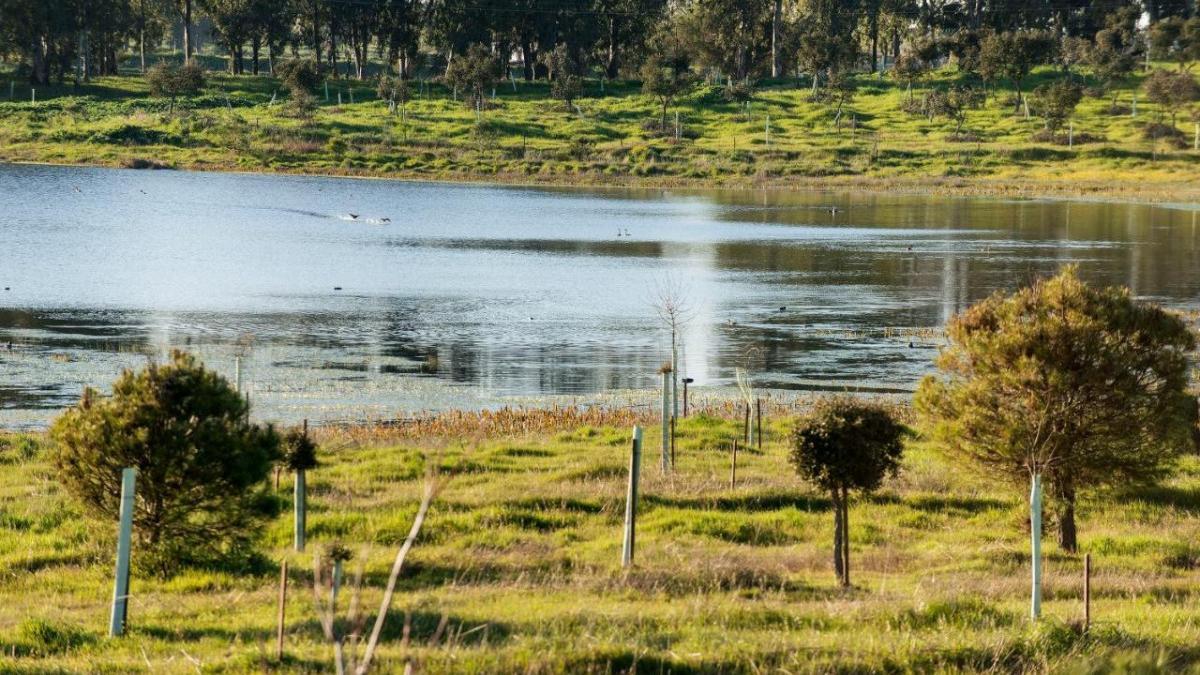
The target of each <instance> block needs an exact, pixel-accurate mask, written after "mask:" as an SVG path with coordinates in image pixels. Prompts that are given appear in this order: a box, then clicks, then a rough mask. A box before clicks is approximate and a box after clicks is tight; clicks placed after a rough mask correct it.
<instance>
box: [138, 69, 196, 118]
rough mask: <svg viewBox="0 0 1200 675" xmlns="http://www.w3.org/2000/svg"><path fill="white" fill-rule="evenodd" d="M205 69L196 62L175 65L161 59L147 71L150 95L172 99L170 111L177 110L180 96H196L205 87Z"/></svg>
mask: <svg viewBox="0 0 1200 675" xmlns="http://www.w3.org/2000/svg"><path fill="white" fill-rule="evenodd" d="M204 79H205V78H204V69H203V68H201V67H200V66H198V65H196V64H194V63H185V64H184V65H182V66H174V65H171V64H169V63H166V62H165V61H160V62H159V63H157V64H156V65H155V66H154V67H153V68H151V69H150V70H149V71H148V72H147V73H146V83H147V84H148V85H150V95H151V96H156V97H158V98H167V99H170V101H171V104H170V107H169V108H168V112H174V111H175V100H176V99H177V98H179V97H180V96H195V95H196V94H199V93H200V91H201V90H202V89H204Z"/></svg>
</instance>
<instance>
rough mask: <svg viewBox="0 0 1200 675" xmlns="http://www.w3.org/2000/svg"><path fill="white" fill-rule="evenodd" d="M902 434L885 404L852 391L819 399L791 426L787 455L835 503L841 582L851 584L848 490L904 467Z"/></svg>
mask: <svg viewBox="0 0 1200 675" xmlns="http://www.w3.org/2000/svg"><path fill="white" fill-rule="evenodd" d="M903 434H904V427H903V425H901V424H900V422H898V421H897V420H896V419H895V417H894V416H893V415H892V413H891V411H890V410H888V409H887V408H886V407H884V406H882V405H880V404H878V403H874V402H870V401H863V400H859V399H856V398H852V397H849V396H836V397H829V398H824V399H821V400H819V401H818V402H817V403H816V404H815V405H814V406H813V408H812V410H811V411H810V412H809V413H808V414H807V415H805V416H804V417H802V418H801V419H800V420H799V421H798V422H797V424H796V428H795V430H794V431H793V432H792V450H791V455H790V456H789V458H788V459H789V461H790V462H791V464H792V466H793V467H794V468H795V470H796V473H797V474H799V475H800V477H801V478H804V479H805V480H808V481H811V482H812V483H813V484H815V485H816V486H817V487H819V488H820V489H821V490H823V491H825V492H826V493H828V494H829V496H830V499H831V501H832V503H833V507H834V569H835V571H836V572H837V576H838V581H839V582H840V583H841V584H842V585H843V586H849V585H850V536H849V526H848V522H847V513H848V505H849V497H850V491H851V490H858V491H861V492H870V491H873V490H875V489H877V488H878V487H879V485H880V484H881V483H882V482H883V479H884V478H886V477H888V476H893V475H895V474H896V473H897V472H898V471H899V470H900V457H901V455H902V453H903V452H904V446H903V444H902V443H901V440H902V438H903Z"/></svg>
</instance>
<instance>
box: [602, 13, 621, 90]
mask: <svg viewBox="0 0 1200 675" xmlns="http://www.w3.org/2000/svg"><path fill="white" fill-rule="evenodd" d="M619 34H620V30H619V29H618V27H617V18H616V17H615V16H610V17H609V18H608V57H607V58H606V59H605V62H604V75H605V76H606V77H608V79H610V80H615V79H616V78H617V75H619V74H620V73H621V64H620V56H619V52H620V48H619V47H618V46H617V40H618V36H619Z"/></svg>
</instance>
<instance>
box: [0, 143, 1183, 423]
mask: <svg viewBox="0 0 1200 675" xmlns="http://www.w3.org/2000/svg"><path fill="white" fill-rule="evenodd" d="M351 214H355V215H356V216H357V218H355V217H353V216H351ZM1066 263H1078V264H1079V265H1080V267H1081V269H1082V273H1083V275H1084V276H1085V277H1086V278H1087V279H1089V280H1091V281H1094V282H1098V283H1111V284H1126V285H1128V286H1130V287H1131V288H1133V290H1134V291H1135V292H1136V293H1137V294H1138V295H1139V296H1142V297H1145V298H1151V299H1154V300H1157V301H1160V302H1162V303H1163V304H1165V305H1168V306H1171V307H1179V308H1197V307H1200V222H1198V215H1197V211H1196V210H1195V209H1194V208H1192V207H1188V206H1165V205H1160V206H1154V205H1129V204H1108V203H1079V202H1076V203H1070V202H1050V201H997V200H984V199H951V198H940V197H923V196H903V195H881V194H865V193H816V192H754V191H716V192H684V191H674V190H564V189H544V188H521V187H511V188H510V187H492V186H474V185H445V184H428V183H402V182H388V181H370V180H346V179H334V178H303V177H288V176H254V175H223V174H202V173H186V172H174V171H163V172H138V171H123V170H110V169H80V168H51V167H36V166H3V165H0V289H4V290H0V426H10V427H27V426H34V427H36V426H39V425H43V424H45V422H46V421H47V420H48V419H50V417H52V416H53V414H54V412H55V410H57V409H58V408H60V407H62V406H64V405H68V404H70V403H72V402H73V401H74V400H75V399H76V398H77V397H78V395H79V393H80V391H81V389H82V387H84V386H85V385H93V386H98V387H101V388H104V387H106V386H107V385H108V383H109V382H111V381H112V379H113V378H114V377H115V376H116V375H117V373H118V372H120V370H121V369H122V368H124V367H129V366H138V365H141V364H144V363H145V362H146V361H147V359H148V358H161V357H162V356H163V355H164V354H165V353H167V352H168V351H169V350H170V349H171V348H174V347H182V348H186V349H189V350H192V351H193V352H195V353H197V354H198V355H200V356H201V357H202V358H203V359H204V360H205V362H206V363H208V364H209V365H210V366H212V367H214V368H217V369H219V370H221V371H222V372H225V373H227V374H229V376H230V377H231V378H232V377H233V376H234V371H235V367H234V363H235V359H236V358H238V357H240V358H241V362H242V364H243V366H242V371H243V372H242V383H243V386H244V388H245V389H246V390H248V391H249V392H251V395H252V397H253V400H254V402H255V414H256V416H258V417H261V418H263V419H277V420H282V421H294V420H297V419H299V418H302V417H308V418H313V419H318V420H319V419H326V420H328V419H353V418H364V417H366V418H378V417H389V416H393V415H395V414H397V413H398V411H401V410H408V411H412V410H423V409H439V408H447V407H462V406H465V407H481V406H495V405H503V404H506V403H537V402H539V401H542V402H544V401H547V400H550V398H548V397H562V396H566V397H574V398H577V399H578V400H580V401H591V400H595V399H596V398H598V397H600V396H602V395H603V394H604V393H605V392H610V396H611V392H615V391H623V390H633V389H642V388H646V387H650V386H653V384H654V383H655V382H656V381H657V377H658V376H657V375H656V374H655V371H656V369H657V367H658V365H659V364H660V363H661V362H662V361H663V360H664V358H665V357H666V355H667V347H666V345H667V344H668V338H667V333H666V331H665V330H664V329H663V327H662V324H661V323H660V322H659V320H658V319H657V317H656V314H655V311H654V309H653V306H652V304H653V299H654V297H655V295H656V288H659V287H661V286H663V285H664V284H676V285H678V286H680V287H682V288H683V289H684V294H685V297H686V301H687V305H688V307H689V309H690V320H689V321H688V322H687V324H686V325H685V327H684V331H683V346H684V348H683V356H684V363H683V371H684V374H685V375H687V376H690V377H693V378H695V379H696V382H697V386H703V387H707V388H715V387H722V386H730V385H732V384H733V382H734V373H735V369H736V368H738V367H743V368H746V369H747V370H748V372H750V373H751V374H752V377H753V381H754V383H755V385H756V386H758V387H762V388H772V389H792V390H795V389H842V388H846V387H854V388H864V389H869V390H877V391H895V392H903V391H907V390H910V389H911V388H912V387H913V386H914V385H915V383H916V381H917V380H918V379H919V378H920V376H921V375H922V374H923V373H924V372H926V371H928V369H929V368H930V360H931V358H932V357H933V356H934V354H935V353H936V350H937V346H938V344H939V341H940V340H939V338H938V337H937V336H936V331H930V330H927V329H930V328H936V327H937V326H940V325H942V324H943V323H944V322H945V321H946V319H947V318H948V317H950V316H951V315H952V314H954V313H955V312H957V311H959V310H961V309H962V308H964V307H965V306H967V305H968V304H969V303H971V302H973V301H975V300H978V299H979V298H982V297H984V296H986V295H987V294H989V293H991V292H993V291H995V290H997V289H1012V288H1014V287H1016V286H1018V285H1020V284H1022V283H1023V282H1026V281H1027V280H1029V279H1031V278H1033V277H1035V276H1037V275H1042V274H1046V273H1049V272H1053V271H1054V270H1056V269H1057V268H1059V267H1060V266H1061V265H1063V264H1066ZM10 344H11V347H10V346H9V345H10ZM555 400H557V399H555Z"/></svg>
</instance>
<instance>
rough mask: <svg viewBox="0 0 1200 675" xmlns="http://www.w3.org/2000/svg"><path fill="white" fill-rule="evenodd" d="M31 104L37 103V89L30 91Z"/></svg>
mask: <svg viewBox="0 0 1200 675" xmlns="http://www.w3.org/2000/svg"><path fill="white" fill-rule="evenodd" d="M29 102H30V103H37V89H30V90H29Z"/></svg>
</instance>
